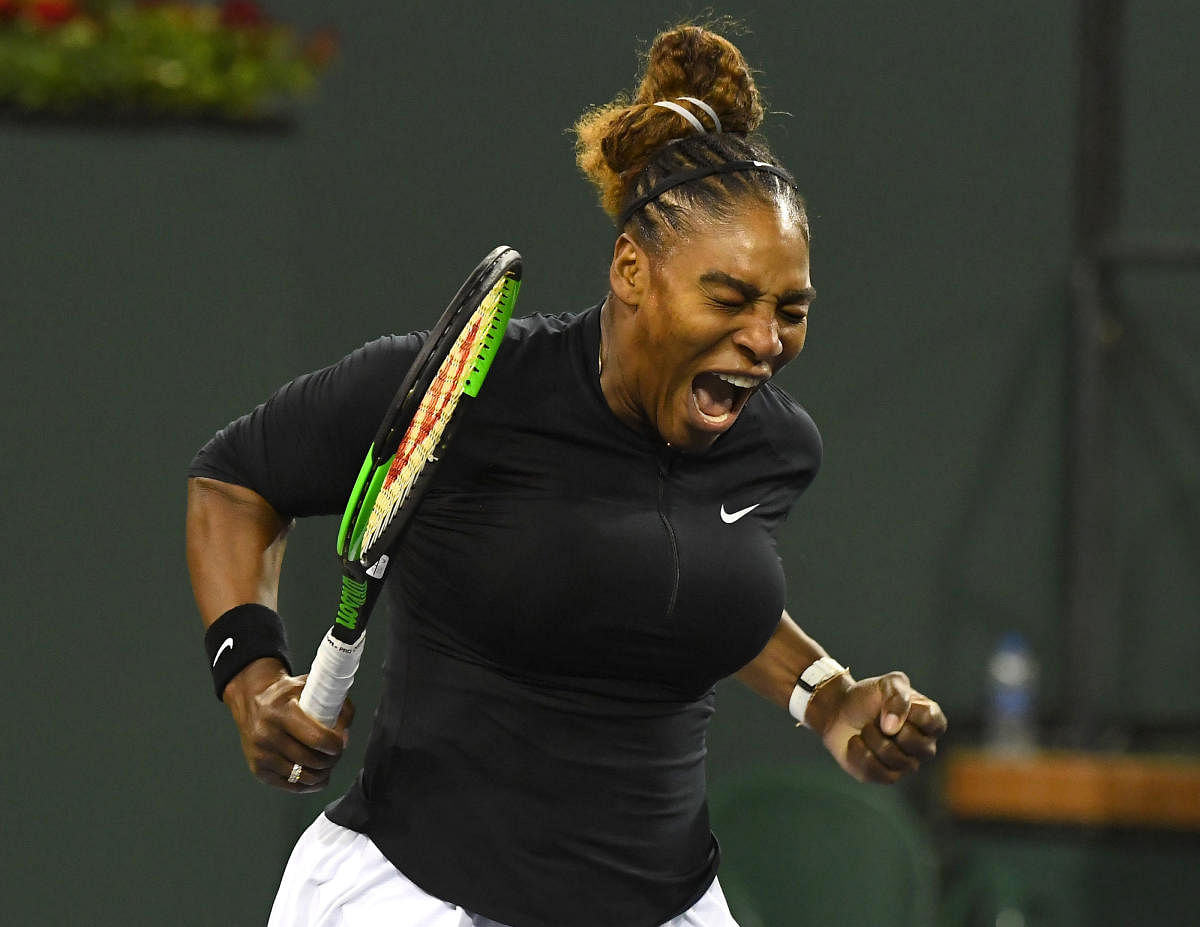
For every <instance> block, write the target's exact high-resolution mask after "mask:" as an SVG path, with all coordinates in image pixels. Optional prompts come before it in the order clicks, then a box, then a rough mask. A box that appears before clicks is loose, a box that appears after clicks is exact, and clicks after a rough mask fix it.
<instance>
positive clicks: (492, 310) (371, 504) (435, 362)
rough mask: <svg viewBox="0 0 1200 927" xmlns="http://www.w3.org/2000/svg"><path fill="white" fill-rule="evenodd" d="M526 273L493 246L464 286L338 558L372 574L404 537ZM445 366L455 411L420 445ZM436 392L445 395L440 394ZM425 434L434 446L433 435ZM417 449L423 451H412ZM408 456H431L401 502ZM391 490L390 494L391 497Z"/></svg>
mask: <svg viewBox="0 0 1200 927" xmlns="http://www.w3.org/2000/svg"><path fill="white" fill-rule="evenodd" d="M521 271H522V262H521V255H520V254H519V253H517V252H516V251H515V250H513V249H512V248H509V247H507V246H504V245H502V246H500V247H498V248H496V249H494V250H493V251H492V252H491V253H489V254H488V255H487V257H485V258H484V259H483V260H482V261H480V263H479V264H478V265H477V266H476V267H475V269H474V270H473V271H472V272H471V273H470V275H469V276H468V277H467V279H466V280H465V281H464V282H463V284H462V286H461V287H459V289H458V292H457V293H456V294H455V295H454V298H453V299H451V300H450V303H449V305H447V307H446V309H445V311H444V312H443V313H442V315H441V316H440V317H439V319H438V321H437V324H436V325H435V326H434V327H433V329H432V330H431V331H430V333H429V336H428V337H427V338H426V340H425V344H424V345H423V346H422V347H421V350H420V352H419V353H418V354H417V357H416V359H415V360H414V361H413V363H412V366H411V367H410V368H409V370H408V372H407V373H406V374H405V377H404V380H403V381H402V382H401V384H400V387H399V389H397V390H396V394H395V396H394V397H393V399H392V402H391V404H390V405H389V407H388V411H387V414H386V415H385V416H384V418H383V421H382V423H381V424H380V426H379V430H378V431H377V432H376V434H375V440H374V441H372V443H371V447H370V449H369V450H368V452H367V456H366V459H365V460H364V461H363V465H362V467H361V468H360V470H359V474H358V479H357V480H356V481H355V485H354V489H353V491H352V493H351V495H350V500H349V502H348V503H347V505H346V510H345V512H344V514H343V517H342V523H341V526H340V529H339V531H338V556H339V557H340V558H341V559H342V562H343V564H347V563H356V564H361V565H362V566H363V567H365V568H367V569H368V571H370V569H371V568H372V567H374V566H375V565H376V564H379V563H380V561H381V558H382V557H383V556H384V555H385V554H386V553H387V551H388V550H389V549H390V548H391V547H392V546H393V545H395V544H396V543H398V541H399V540H400V537H401V536H402V535H403V532H404V530H405V528H406V527H407V525H408V523H409V521H410V519H411V517H412V513H413V512H414V511H415V510H416V508H417V506H418V504H419V503H420V500H421V497H422V496H423V495H424V493H425V491H426V489H428V486H429V482H430V480H431V478H432V476H433V473H434V472H435V471H436V462H437V458H438V457H440V456H441V452H442V449H443V448H444V447H445V445H446V444H447V443H448V441H449V440H450V438H451V436H452V433H453V427H454V423H455V420H456V419H457V418H458V416H457V402H458V400H459V398H461V397H462V396H468V397H474V396H476V395H478V392H479V389H480V387H481V386H482V385H483V382H484V380H485V378H486V377H487V373H488V370H489V369H490V368H491V364H492V360H493V359H494V358H495V355H496V352H497V350H498V349H499V347H500V343H501V341H502V339H503V336H504V331H505V328H506V327H507V325H508V321H509V319H510V318H511V317H512V312H513V308H514V307H515V305H516V299H517V293H518V292H519V290H520V284H521ZM443 368H449V370H450V373H452V375H453V386H452V387H451V388H452V390H453V392H454V394H455V395H454V397H453V399H452V400H450V402H449V403H448V404H449V405H450V406H451V409H450V412H449V414H448V415H445V416H442V418H443V419H444V420H443V421H439V422H438V427H437V430H436V435H434V437H436V441H435V442H434V443H433V445H432V449H431V446H430V445H429V444H428V443H426V445H424V446H422V445H419V444H416V441H417V439H418V438H419V437H421V435H420V434H417V433H418V432H422V431H423V430H428V428H429V419H430V417H431V411H432V410H431V409H430V408H429V401H430V400H429V399H427V397H430V398H431V399H433V398H436V397H440V396H444V394H445V388H446V386H447V384H448V383H450V382H451V380H450V376H449V374H448V372H447V370H444V369H443ZM439 374H440V375H441V376H442V379H441V380H439ZM434 387H436V389H437V390H438V391H441V392H437V393H435V392H434V391H433V388H434ZM423 403H425V404H426V406H425V408H424V409H423V408H422V404H423ZM419 413H420V414H421V416H422V418H421V419H420V420H418V419H417V416H418V414H419ZM425 437H426V440H427V442H428V437H429V436H428V435H426V436H425ZM413 447H418V448H421V447H423V449H422V450H421V451H420V452H419V453H418V454H413V453H412V449H413ZM402 452H403V453H405V454H409V455H412V456H413V457H417V456H420V455H421V454H424V455H425V459H424V461H422V462H421V465H420V466H419V467H418V468H417V473H416V477H415V479H412V480H411V483H410V484H409V485H407V486H406V487H405V488H404V490H403V495H402V501H401V502H400V503H399V504H398V505H397V504H396V503H395V501H394V499H393V498H392V496H393V495H394V493H390V489H391V486H390V482H389V481H395V480H397V479H400V478H401V477H400V470H401V469H402V468H403V466H404V464H405V463H406V461H405V460H400V461H399V462H398V461H397V455H398V454H401V453H402ZM385 487H388V488H389V493H385V491H384V490H385Z"/></svg>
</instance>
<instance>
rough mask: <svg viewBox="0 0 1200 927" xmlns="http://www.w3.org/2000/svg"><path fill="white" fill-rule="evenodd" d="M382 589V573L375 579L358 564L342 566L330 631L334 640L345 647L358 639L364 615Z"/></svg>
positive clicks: (360, 634) (352, 562) (361, 632)
mask: <svg viewBox="0 0 1200 927" xmlns="http://www.w3.org/2000/svg"><path fill="white" fill-rule="evenodd" d="M382 587H383V574H382V572H380V574H379V577H378V578H376V577H375V576H371V575H369V574H368V573H367V571H366V570H365V569H364V568H363V566H362V564H361V563H357V562H354V561H351V562H349V563H344V564H343V566H342V585H341V589H340V591H339V594H338V608H337V617H336V618H335V619H334V622H333V628H332V633H333V636H334V637H336V638H337V639H338V640H340V641H342V642H343V643H346V644H353V643H354V642H355V641H357V640H358V639H359V638H360V637H362V634H363V630H364V629H365V627H366V624H367V616H368V615H370V614H371V609H372V608H374V606H375V600H376V599H377V598H379V590H380V589H381V588H382Z"/></svg>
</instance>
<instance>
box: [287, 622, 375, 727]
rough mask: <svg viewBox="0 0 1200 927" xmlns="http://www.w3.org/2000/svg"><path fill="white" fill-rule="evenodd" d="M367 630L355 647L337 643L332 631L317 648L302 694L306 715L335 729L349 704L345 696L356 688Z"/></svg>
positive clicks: (301, 703)
mask: <svg viewBox="0 0 1200 927" xmlns="http://www.w3.org/2000/svg"><path fill="white" fill-rule="evenodd" d="M366 639H367V634H366V632H365V631H364V632H363V633H362V634H360V635H359V638H358V640H356V641H355V642H354V643H353V644H347V643H345V642H344V641H340V640H338V639H337V638H336V637H334V636H333V632H332V631H330V632H329V633H327V634H326V635H325V639H324V640H323V641H321V644H320V646H318V647H317V655H316V656H315V657H313V663H312V669H311V670H309V671H308V679H307V680H306V681H305V683H304V689H303V691H302V692H301V693H300V707H301V708H302V709H304V712H305V714H307V715H309V716H310V717H313V718H315V719H316V720H318V721H320V722H321V723H322V724H324V725H325V726H326V727H333V723H334V722H335V721H336V720H337V717H338V715H339V714H341V711H342V703H343V702H344V701H346V693H347V692H349V691H350V687H351V686H352V685H354V674H355V673H356V672H358V661H359V660H360V659H361V658H362V648H363V641H365V640H366Z"/></svg>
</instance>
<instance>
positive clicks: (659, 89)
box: [575, 26, 763, 218]
mask: <svg viewBox="0 0 1200 927" xmlns="http://www.w3.org/2000/svg"><path fill="white" fill-rule="evenodd" d="M685 96H690V97H696V98H698V99H701V100H703V101H704V102H705V103H707V104H708V105H709V106H711V107H712V109H713V111H714V112H716V114H717V117H718V118H719V119H720V120H721V124H722V128H723V130H724V131H725V132H731V133H735V134H738V135H745V134H747V133H749V132H753V131H754V130H755V129H756V128H758V126H759V125H760V124H761V123H762V119H763V107H762V99H761V97H760V95H759V92H758V87H757V86H755V83H754V78H753V76H752V75H751V73H750V68H749V66H748V65H747V64H746V59H745V58H743V57H742V53H741V52H740V51H738V49H737V47H736V46H735V45H734V44H733V43H732V42H730V41H729V40H728V39H726V38H724V37H723V36H720V35H718V34H717V33H715V32H712V31H711V30H709V29H705V28H703V27H701V26H678V27H676V28H674V29H670V30H668V31H666V32H663V33H660V34H659V35H658V36H657V37H656V38H655V39H654V42H653V44H652V45H651V46H650V53H649V55H648V56H647V59H646V67H645V70H644V72H643V74H642V78H641V81H640V83H639V84H638V88H637V92H636V93H635V94H634V97H633V100H632V101H630V100H629V99H628V98H626V97H623V96H621V97H618V98H617V99H616V100H614V101H612V102H611V103H608V104H605V105H603V106H599V107H596V108H595V109H592V110H590V111H589V112H587V113H584V115H583V116H582V117H581V118H580V119H579V121H578V122H577V123H576V125H575V132H576V139H577V140H576V160H577V161H578V163H579V167H580V169H582V170H583V172H584V173H585V174H586V175H587V176H588V179H589V180H591V181H592V183H593V184H594V185H595V186H596V187H597V189H598V190H599V192H600V202H601V205H602V206H603V207H604V210H605V212H607V213H608V214H609V215H610V216H613V217H614V218H615V217H616V215H617V213H618V212H619V211H620V208H621V203H622V201H623V200H624V199H625V196H626V193H627V191H628V187H629V185H630V184H631V183H632V181H633V179H634V178H635V177H636V176H637V174H638V173H639V172H640V171H641V170H642V168H644V167H645V166H646V164H647V162H648V161H649V160H650V158H651V157H652V156H653V154H654V153H655V152H656V151H658V150H659V149H660V148H662V147H663V146H664V145H666V144H669V143H670V142H672V141H674V140H675V139H678V138H683V137H685V136H687V135H690V134H692V133H693V132H694V131H695V130H694V129H693V127H692V126H691V124H690V123H689V122H688V121H687V120H686V119H684V118H683V117H682V116H680V115H679V114H678V113H675V112H672V111H671V110H669V109H664V108H662V107H656V106H655V105H654V104H655V103H656V102H657V101H659V100H676V98H678V97H685ZM681 105H683V106H689V107H690V108H691V109H693V110H694V112H695V114H696V116H697V118H698V119H699V120H700V121H701V122H702V123H704V124H705V125H707V124H708V123H709V122H711V118H710V117H709V116H708V115H706V114H705V113H704V112H703V111H702V110H701V109H700V108H699V107H691V106H690V104H687V103H683V104H681Z"/></svg>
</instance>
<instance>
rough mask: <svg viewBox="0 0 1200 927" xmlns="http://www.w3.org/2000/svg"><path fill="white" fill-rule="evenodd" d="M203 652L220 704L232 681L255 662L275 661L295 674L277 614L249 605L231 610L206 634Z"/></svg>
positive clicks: (271, 609)
mask: <svg viewBox="0 0 1200 927" xmlns="http://www.w3.org/2000/svg"><path fill="white" fill-rule="evenodd" d="M204 649H205V650H207V651H208V660H209V665H210V666H211V667H212V674H213V686H214V688H215V689H216V691H217V701H222V702H223V701H224V700H225V699H224V695H225V687H226V686H227V685H229V681H230V680H231V679H233V677H234V676H236V675H237V674H238V673H240V672H241V671H242V670H244V669H245V668H246V667H247V666H249V665H250V664H251V663H253V662H254V661H255V660H260V659H262V658H263V657H274V658H275V659H277V660H279V661H280V662H282V663H283V665H284V666H285V667H287V671H288V674H289V675H290V674H291V672H292V661H291V660H290V659H289V657H288V649H287V635H286V634H285V633H284V631H283V621H282V620H281V619H280V617H279V614H278V612H276V611H275V609H273V608H268V607H267V606H265V605H258V604H256V603H254V602H248V603H246V604H245V605H238V606H235V607H234V608H231V609H230V610H229V611H227V612H226V613H225V614H224V615H222V616H221V617H220V618H218V619H217V620H216V621H214V622H213V623H212V624H211V625H209V626H208V630H207V631H205V632H204Z"/></svg>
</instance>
